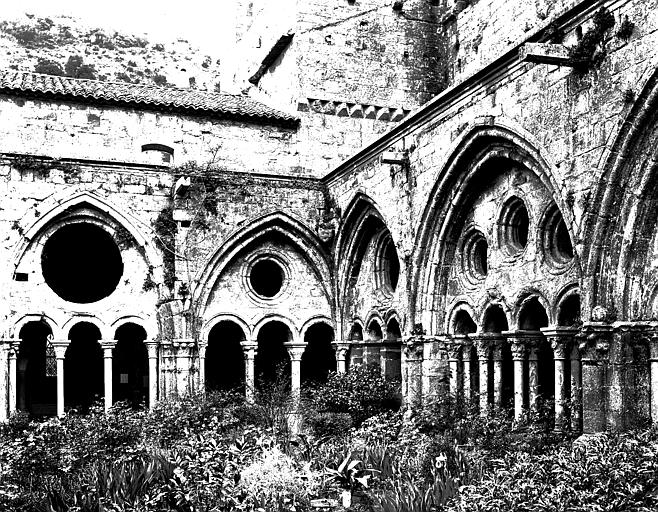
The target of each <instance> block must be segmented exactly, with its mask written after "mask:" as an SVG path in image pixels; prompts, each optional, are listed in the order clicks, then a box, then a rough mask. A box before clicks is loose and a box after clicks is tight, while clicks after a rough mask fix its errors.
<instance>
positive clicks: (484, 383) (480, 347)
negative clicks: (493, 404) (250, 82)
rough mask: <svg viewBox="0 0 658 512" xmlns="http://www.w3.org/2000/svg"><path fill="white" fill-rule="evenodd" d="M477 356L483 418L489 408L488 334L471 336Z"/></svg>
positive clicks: (489, 341) (489, 349) (489, 352)
mask: <svg viewBox="0 0 658 512" xmlns="http://www.w3.org/2000/svg"><path fill="white" fill-rule="evenodd" d="M472 338H473V340H474V342H475V349H476V350H477V354H478V361H479V363H480V364H479V367H480V414H481V415H482V416H485V415H486V414H487V410H488V408H489V355H490V354H491V340H490V335H488V334H476V335H474V336H472Z"/></svg>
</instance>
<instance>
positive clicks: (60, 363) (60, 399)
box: [51, 340, 71, 418]
mask: <svg viewBox="0 0 658 512" xmlns="http://www.w3.org/2000/svg"><path fill="white" fill-rule="evenodd" d="M51 343H52V345H53V348H54V349H55V358H56V359H57V416H59V417H60V418H61V417H63V416H64V358H65V357H66V349H67V348H68V346H69V344H70V343H71V340H53V341H52V342H51Z"/></svg>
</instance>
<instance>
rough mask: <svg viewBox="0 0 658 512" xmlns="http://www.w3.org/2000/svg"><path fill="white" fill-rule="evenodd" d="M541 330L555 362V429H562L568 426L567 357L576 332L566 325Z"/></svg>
mask: <svg viewBox="0 0 658 512" xmlns="http://www.w3.org/2000/svg"><path fill="white" fill-rule="evenodd" d="M541 332H542V333H543V334H544V336H546V338H547V339H548V341H549V343H550V344H551V348H552V349H553V361H554V363H555V377H554V384H555V389H554V393H553V397H554V399H555V430H557V431H563V430H566V429H567V427H568V421H567V416H566V410H565V407H566V405H567V402H568V398H569V393H568V389H567V379H566V375H567V358H568V357H569V353H570V350H571V343H572V341H573V337H574V336H575V334H576V330H575V329H570V328H568V327H556V328H553V329H552V328H546V327H543V328H542V329H541Z"/></svg>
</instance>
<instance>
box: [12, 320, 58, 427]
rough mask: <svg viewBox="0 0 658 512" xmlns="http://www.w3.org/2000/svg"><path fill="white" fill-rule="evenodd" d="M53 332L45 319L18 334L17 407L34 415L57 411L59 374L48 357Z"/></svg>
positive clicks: (47, 414) (51, 414)
mask: <svg viewBox="0 0 658 512" xmlns="http://www.w3.org/2000/svg"><path fill="white" fill-rule="evenodd" d="M51 334H52V333H51V330H50V327H48V325H46V324H45V323H43V322H29V323H28V324H26V325H25V326H23V328H22V329H21V331H20V333H19V337H20V339H21V343H20V348H19V351H18V360H17V362H16V370H17V374H18V375H17V381H16V384H17V390H16V391H17V392H16V401H17V403H16V407H17V408H18V410H20V411H27V412H29V413H30V414H32V415H35V416H54V415H55V414H56V412H57V411H56V409H57V405H56V404H57V374H56V373H53V372H52V368H49V358H48V352H49V350H48V348H49V346H50V347H52V345H50V341H49V340H48V337H49V336H50V335H51Z"/></svg>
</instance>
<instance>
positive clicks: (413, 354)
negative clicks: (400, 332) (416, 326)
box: [402, 336, 427, 361]
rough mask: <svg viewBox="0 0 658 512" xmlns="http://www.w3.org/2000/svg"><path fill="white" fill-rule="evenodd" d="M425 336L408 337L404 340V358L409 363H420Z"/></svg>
mask: <svg viewBox="0 0 658 512" xmlns="http://www.w3.org/2000/svg"><path fill="white" fill-rule="evenodd" d="M426 339H427V338H426V337H425V336H409V337H408V338H404V343H403V345H402V346H403V350H404V357H405V358H406V359H407V360H409V361H422V360H423V352H424V349H425V340H426Z"/></svg>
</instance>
